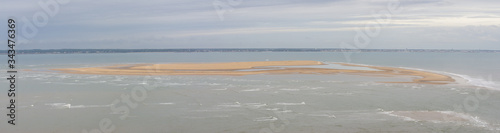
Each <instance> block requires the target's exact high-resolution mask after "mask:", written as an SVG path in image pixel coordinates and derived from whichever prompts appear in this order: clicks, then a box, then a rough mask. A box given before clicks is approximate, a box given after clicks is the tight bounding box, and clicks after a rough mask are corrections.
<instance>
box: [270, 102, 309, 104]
mask: <svg viewBox="0 0 500 133" xmlns="http://www.w3.org/2000/svg"><path fill="white" fill-rule="evenodd" d="M276 104H277V105H305V104H306V102H301V103H276Z"/></svg>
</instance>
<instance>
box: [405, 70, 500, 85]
mask: <svg viewBox="0 0 500 133" xmlns="http://www.w3.org/2000/svg"><path fill="white" fill-rule="evenodd" d="M400 68H404V69H412V70H418V71H427V72H433V73H439V74H444V75H449V76H452V78H454V79H455V80H456V81H457V83H459V84H467V85H472V86H477V87H484V88H488V89H492V90H500V85H499V84H497V83H495V82H493V81H492V79H491V77H489V79H487V80H486V79H482V78H473V77H471V76H468V75H464V74H457V73H451V72H444V71H434V70H426V69H420V68H409V67H400ZM463 80H465V81H463Z"/></svg>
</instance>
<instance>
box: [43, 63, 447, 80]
mask: <svg viewBox="0 0 500 133" xmlns="http://www.w3.org/2000/svg"><path fill="white" fill-rule="evenodd" d="M336 64H339V65H344V66H353V67H366V68H371V69H376V70H355V69H333V68H310V67H308V66H314V65H325V64H324V63H322V62H319V61H260V62H227V63H175V64H133V65H114V66H108V67H90V68H62V69H51V70H54V71H59V72H62V73H72V74H96V75H232V76H242V75H255V74H352V75H362V76H375V77H394V76H411V77H414V78H413V79H412V80H411V81H407V82H385V83H420V84H448V83H453V82H454V81H455V80H454V79H453V78H451V77H449V76H446V75H442V74H437V73H432V72H426V71H418V70H410V69H403V68H394V67H381V66H365V65H355V64H347V63H336ZM286 66H301V67H286Z"/></svg>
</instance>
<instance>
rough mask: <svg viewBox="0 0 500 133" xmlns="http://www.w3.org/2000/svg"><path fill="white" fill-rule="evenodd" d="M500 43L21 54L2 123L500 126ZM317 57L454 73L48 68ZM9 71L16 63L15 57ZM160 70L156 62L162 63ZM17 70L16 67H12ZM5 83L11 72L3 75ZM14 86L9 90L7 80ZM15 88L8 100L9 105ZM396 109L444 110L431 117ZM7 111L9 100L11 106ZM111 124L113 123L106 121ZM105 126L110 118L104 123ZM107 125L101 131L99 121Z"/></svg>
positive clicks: (319, 128)
mask: <svg viewBox="0 0 500 133" xmlns="http://www.w3.org/2000/svg"><path fill="white" fill-rule="evenodd" d="M498 59H500V54H499V53H355V54H352V55H351V56H350V60H346V58H345V56H344V54H342V53H127V54H44V55H19V56H18V58H17V60H18V63H19V65H20V66H19V68H20V69H33V70H39V71H23V72H21V73H19V74H18V76H19V77H18V78H19V79H18V81H17V83H18V85H17V88H18V94H17V97H18V100H17V101H18V105H17V106H18V112H17V115H18V116H17V120H16V121H17V125H16V126H10V125H7V122H6V121H7V117H1V118H0V120H2V123H0V129H1V130H2V131H1V132H57V133H59V132H60V133H67V132H78V133H80V132H85V131H89V132H90V131H92V130H94V131H96V132H97V130H101V129H100V124H101V126H102V125H109V126H112V127H114V129H112V130H110V131H113V132H117V133H136V132H151V133H170V132H175V133H177V132H227V133H234V132H246V133H257V132H266V133H267V132H283V133H285V132H286V133H290V132H499V131H500V114H499V113H498V111H499V110H500V97H499V94H500V87H499V84H500V62H499V61H498ZM266 60H269V61H281V60H316V61H324V62H351V63H358V64H367V65H379V66H392V67H405V68H414V69H424V70H428V71H435V72H439V73H446V74H449V75H452V76H455V77H457V78H461V79H463V82H460V83H457V84H449V85H420V84H386V83H379V82H378V81H394V80H407V79H406V78H394V77H393V78H376V77H361V76H354V75H249V76H121V75H118V76H117V75H77V74H61V73H53V72H40V71H43V70H46V69H48V68H67V67H95V66H106V65H113V64H135V63H174V62H234V61H266ZM2 71H6V69H5V67H3V68H2ZM152 71H154V70H152ZM3 78H7V74H6V73H5V74H4V75H3ZM2 82H3V83H2V84H3V85H4V86H5V87H4V88H6V87H7V82H8V81H7V80H4V81H2ZM4 93H7V90H6V89H5V91H4ZM7 102H8V100H7V97H6V95H2V96H0V106H2V107H7V106H8V105H7ZM392 111H410V112H412V111H413V112H419V111H438V112H446V113H448V114H453V115H455V116H460V117H461V118H463V119H466V121H463V122H453V121H421V120H415V119H410V118H407V117H403V116H397V115H391V112H392ZM3 112H5V113H4V114H6V112H7V110H4V111H3ZM104 127H107V126H104ZM103 129H105V128H103ZM98 132H101V131H98Z"/></svg>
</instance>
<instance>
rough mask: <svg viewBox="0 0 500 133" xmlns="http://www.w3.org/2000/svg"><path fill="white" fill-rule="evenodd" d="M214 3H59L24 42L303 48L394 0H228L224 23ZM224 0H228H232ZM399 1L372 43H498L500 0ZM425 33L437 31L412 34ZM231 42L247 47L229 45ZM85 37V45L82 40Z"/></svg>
mask: <svg viewBox="0 0 500 133" xmlns="http://www.w3.org/2000/svg"><path fill="white" fill-rule="evenodd" d="M42 1H43V0H42ZM214 1H216V0H213V1H212V0H208V1H206V0H168V1H165V0H149V1H135V0H106V1H88V0H71V2H70V3H68V4H66V5H63V6H61V7H60V12H59V13H58V14H57V16H55V17H53V18H51V19H50V21H49V24H48V25H47V26H45V27H41V28H40V33H39V34H38V35H37V37H35V38H33V39H32V42H33V43H31V44H27V45H26V46H23V48H27V49H29V48H30V47H39V48H40V47H41V48H59V47H61V46H64V47H65V48H72V47H75V48H76V47H78V48H82V47H88V48H94V47H97V46H99V47H115V46H120V44H127V45H126V46H127V47H120V48H141V47H144V46H145V45H148V47H151V48H154V47H161V48H169V47H179V46H180V44H182V45H185V46H187V47H197V46H200V47H202V46H206V45H202V44H200V43H210V44H220V46H213V47H221V46H232V47H251V43H252V42H251V41H250V40H251V39H255V38H259V37H263V36H265V37H266V39H265V40H266V41H269V42H273V43H272V44H269V45H268V46H269V47H277V46H279V47H301V46H299V44H296V43H295V42H311V43H316V44H318V45H317V46H318V47H321V46H324V47H332V46H336V45H337V44H338V43H340V42H344V41H350V40H352V38H353V37H354V35H355V34H356V32H355V31H354V29H359V28H361V29H362V28H364V27H365V25H366V24H367V23H372V22H377V18H376V17H374V14H378V13H379V12H380V11H387V10H388V9H387V5H388V3H389V2H391V1H395V0H333V1H332V0H310V1H306V0H273V1H269V0H242V2H241V3H239V4H233V5H231V4H228V6H230V7H231V9H232V10H231V11H229V10H228V11H226V12H224V14H223V17H224V21H221V20H220V19H219V15H218V13H217V11H216V9H215V8H214V5H213V2H214ZM220 1H221V2H223V3H227V2H226V0H220ZM37 2H38V1H29V0H21V1H12V2H10V1H9V2H7V3H6V4H4V3H2V8H0V11H1V13H0V16H2V17H3V18H7V17H8V16H17V17H18V18H19V17H23V16H25V17H28V18H30V17H31V16H32V15H33V14H34V13H35V12H37V11H41V10H42V9H41V8H40V7H38V3H37ZM399 2H400V5H401V9H403V10H402V12H399V13H393V14H390V17H389V19H390V23H389V24H387V25H386V26H384V27H382V29H381V30H382V32H381V34H380V36H378V37H376V38H374V40H377V41H373V43H374V45H371V46H372V47H374V48H377V47H380V48H388V47H389V48H390V47H391V46H396V44H390V43H400V42H397V41H393V40H390V36H394V37H396V36H398V37H400V38H405V39H406V40H405V41H407V42H422V43H424V42H425V43H427V44H433V45H427V44H422V45H419V47H426V48H434V47H436V48H437V47H438V46H437V45H435V44H438V43H437V42H439V43H441V45H442V46H454V47H464V48H466V47H470V44H465V43H460V42H458V43H457V42H454V41H444V40H456V38H460V39H461V40H467V41H466V42H472V41H476V43H485V44H489V43H491V42H495V41H498V40H497V39H496V38H498V32H494V31H493V29H494V30H498V28H496V29H495V28H491V27H489V26H500V15H498V14H500V9H499V8H498V6H497V5H499V4H500V2H499V1H497V0H478V1H468V0H454V1H447V0H400V1H399ZM14 7H16V8H14ZM11 11H14V12H11ZM470 26H472V27H477V26H479V27H481V26H485V27H482V28H479V29H484V31H488V32H485V33H484V34H483V35H472V34H471V32H470V31H468V30H467V29H468V28H466V27H470ZM3 28H4V27H3ZM433 29H448V30H433ZM394 32H400V34H401V35H398V34H397V33H394ZM332 35H336V36H342V37H332ZM402 35H405V36H402ZM426 35H436V36H435V37H432V36H428V37H424V38H417V37H414V36H426ZM228 36H241V38H245V39H244V40H246V41H249V42H244V43H243V42H240V41H236V40H231V39H224V38H227V37H228ZM300 36H307V37H304V38H302V37H300ZM436 37H439V39H436ZM214 38H216V39H214ZM287 38H294V39H287ZM311 38H312V39H311ZM345 38H348V39H347V40H345ZM301 39H302V40H301ZM320 39H321V40H320ZM384 39H386V40H384ZM423 39H427V40H423ZM432 41H434V42H436V43H432ZM233 42H238V43H237V44H241V45H242V46H239V45H229V44H230V43H233ZM379 42H387V43H379ZM84 43H85V45H83V46H82V45H78V46H77V45H76V44H84ZM443 43H456V44H446V45H444V44H443ZM223 44H224V45H223ZM243 44H245V45H243ZM408 45H411V44H408ZM398 47H399V46H398ZM482 48H484V49H492V48H493V49H500V46H490V45H484V47H482Z"/></svg>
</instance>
